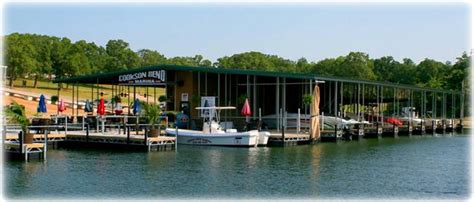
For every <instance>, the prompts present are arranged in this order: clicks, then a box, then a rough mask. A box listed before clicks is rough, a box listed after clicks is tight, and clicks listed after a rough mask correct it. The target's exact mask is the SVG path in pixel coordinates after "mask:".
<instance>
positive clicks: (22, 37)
mask: <svg viewBox="0 0 474 202" xmlns="http://www.w3.org/2000/svg"><path fill="white" fill-rule="evenodd" d="M4 39H5V40H4V41H5V48H6V49H5V50H6V52H5V53H6V54H5V59H6V65H7V66H8V69H7V75H8V77H9V79H10V85H12V84H13V83H12V81H13V80H15V79H17V78H23V77H24V76H30V77H33V78H34V80H35V82H34V85H35V87H36V81H37V80H38V79H52V77H53V75H54V76H56V77H71V76H77V75H82V74H90V73H101V72H107V71H115V70H123V69H130V68H137V67H142V66H150V65H160V64H175V65H187V66H202V67H216V68H239V69H253V70H265V71H279V72H300V73H301V72H303V73H316V74H318V75H321V76H338V77H345V78H353V79H362V80H377V81H389V82H395V83H403V84H413V85H417V86H421V87H431V88H437V89H455V90H460V89H461V87H462V83H463V82H464V81H466V82H467V80H469V79H467V78H468V69H469V61H470V56H468V55H467V54H466V53H463V54H462V55H461V56H460V57H458V58H457V60H456V61H455V63H454V64H452V63H451V62H449V61H447V62H444V63H443V62H439V61H436V60H432V59H428V58H427V59H425V60H423V61H421V62H420V63H418V64H416V63H414V62H413V61H412V60H411V59H408V58H405V59H403V60H402V61H396V60H395V59H394V58H393V57H391V56H385V57H381V58H376V59H373V58H370V57H369V55H368V54H366V53H362V52H350V53H349V54H348V55H346V56H339V57H337V58H327V59H324V60H321V61H317V62H316V61H308V60H307V59H305V58H301V59H299V60H297V61H293V60H289V59H285V58H282V57H279V56H276V55H268V54H263V53H260V52H245V53H239V54H234V55H232V56H224V57H221V58H218V59H217V61H216V62H214V63H213V62H212V61H210V60H208V59H205V58H203V56H201V55H196V56H194V57H170V58H167V57H165V56H164V55H163V54H161V53H159V52H158V51H156V50H149V49H141V50H139V51H137V52H134V51H133V50H131V49H130V47H129V44H128V43H127V42H125V41H123V40H120V39H119V40H109V41H108V43H107V44H106V45H105V47H102V46H99V45H96V44H95V43H93V42H87V41H84V40H80V41H76V42H72V41H71V40H70V39H68V38H65V37H64V38H59V37H54V36H45V35H37V34H19V33H13V34H10V35H7V36H5V37H4Z"/></svg>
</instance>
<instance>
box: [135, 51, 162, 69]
mask: <svg viewBox="0 0 474 202" xmlns="http://www.w3.org/2000/svg"><path fill="white" fill-rule="evenodd" d="M137 54H138V57H140V59H141V66H151V65H159V64H165V63H166V57H165V56H164V55H162V54H160V53H159V52H158V51H154V50H150V49H141V50H139V51H138V52H137Z"/></svg>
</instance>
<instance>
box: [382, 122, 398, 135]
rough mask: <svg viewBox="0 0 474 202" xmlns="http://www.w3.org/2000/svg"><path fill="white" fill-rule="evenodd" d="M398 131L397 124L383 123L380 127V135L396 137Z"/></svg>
mask: <svg viewBox="0 0 474 202" xmlns="http://www.w3.org/2000/svg"><path fill="white" fill-rule="evenodd" d="M398 133H399V128H398V126H397V125H388V124H387V125H385V126H384V127H383V128H382V136H383V137H394V138H397V137H398Z"/></svg>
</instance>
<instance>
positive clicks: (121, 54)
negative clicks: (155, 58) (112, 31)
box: [105, 39, 140, 71]
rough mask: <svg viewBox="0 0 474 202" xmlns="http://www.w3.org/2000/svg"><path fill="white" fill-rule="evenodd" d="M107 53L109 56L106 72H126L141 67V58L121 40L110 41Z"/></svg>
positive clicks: (106, 49)
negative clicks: (125, 70)
mask: <svg viewBox="0 0 474 202" xmlns="http://www.w3.org/2000/svg"><path fill="white" fill-rule="evenodd" d="M105 51H106V53H107V55H108V57H107V60H106V65H105V70H106V71H114V70H124V69H130V68H134V67H138V66H139V65H140V58H139V57H138V55H137V54H136V53H135V52H133V51H132V50H131V49H130V48H129V44H128V43H127V42H125V41H123V40H121V39H119V40H109V41H108V42H107V45H106V48H105Z"/></svg>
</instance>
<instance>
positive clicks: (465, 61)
mask: <svg viewBox="0 0 474 202" xmlns="http://www.w3.org/2000/svg"><path fill="white" fill-rule="evenodd" d="M470 61H471V58H470V57H469V56H468V55H467V53H466V52H464V53H463V54H462V55H461V57H458V58H457V61H456V63H455V64H454V65H453V66H452V67H451V68H450V69H449V70H448V75H447V76H446V80H447V82H446V84H447V88H449V89H454V90H461V86H462V82H463V81H468V80H469V79H468V78H469V77H468V73H469V72H468V70H469V65H470ZM466 86H467V85H466Z"/></svg>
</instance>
